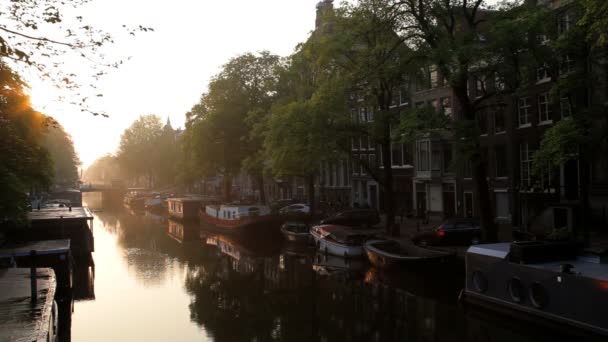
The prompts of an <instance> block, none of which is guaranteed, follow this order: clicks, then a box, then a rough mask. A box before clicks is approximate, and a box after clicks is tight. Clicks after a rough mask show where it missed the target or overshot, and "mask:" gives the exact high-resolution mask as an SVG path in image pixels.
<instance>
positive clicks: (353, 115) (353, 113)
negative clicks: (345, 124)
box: [350, 108, 359, 122]
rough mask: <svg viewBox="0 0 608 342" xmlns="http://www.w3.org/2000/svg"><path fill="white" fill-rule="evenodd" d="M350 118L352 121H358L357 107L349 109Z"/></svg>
mask: <svg viewBox="0 0 608 342" xmlns="http://www.w3.org/2000/svg"><path fill="white" fill-rule="evenodd" d="M350 119H351V121H352V122H358V121H359V120H358V115H357V108H351V109H350Z"/></svg>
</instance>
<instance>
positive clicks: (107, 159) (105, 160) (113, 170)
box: [82, 154, 123, 183]
mask: <svg viewBox="0 0 608 342" xmlns="http://www.w3.org/2000/svg"><path fill="white" fill-rule="evenodd" d="M82 178H83V180H84V181H85V182H90V183H109V182H111V181H112V180H115V179H122V178H123V176H122V174H121V172H120V166H119V165H118V161H117V159H116V156H113V155H111V154H106V155H105V156H103V157H100V158H97V159H96V160H95V161H94V162H93V164H91V166H89V167H88V168H87V169H86V170H85V171H84V174H83V177H82Z"/></svg>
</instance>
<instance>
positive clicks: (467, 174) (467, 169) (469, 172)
mask: <svg viewBox="0 0 608 342" xmlns="http://www.w3.org/2000/svg"><path fill="white" fill-rule="evenodd" d="M462 173H463V176H464V178H471V177H473V165H472V163H471V160H470V159H469V160H467V161H465V162H464V170H463V172H462Z"/></svg>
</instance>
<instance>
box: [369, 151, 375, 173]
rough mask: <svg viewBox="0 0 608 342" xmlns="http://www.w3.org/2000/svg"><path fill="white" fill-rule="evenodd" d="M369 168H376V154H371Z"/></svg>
mask: <svg viewBox="0 0 608 342" xmlns="http://www.w3.org/2000/svg"><path fill="white" fill-rule="evenodd" d="M369 168H370V169H371V170H374V169H375V168H376V155H375V154H370V155H369Z"/></svg>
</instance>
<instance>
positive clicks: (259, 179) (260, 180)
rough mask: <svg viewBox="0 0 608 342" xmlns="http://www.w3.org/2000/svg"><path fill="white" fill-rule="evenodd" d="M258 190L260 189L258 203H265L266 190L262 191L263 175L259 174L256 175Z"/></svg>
mask: <svg viewBox="0 0 608 342" xmlns="http://www.w3.org/2000/svg"><path fill="white" fill-rule="evenodd" d="M256 179H257V183H258V190H259V191H260V203H262V204H266V191H264V176H263V175H262V174H259V175H257V176H256Z"/></svg>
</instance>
